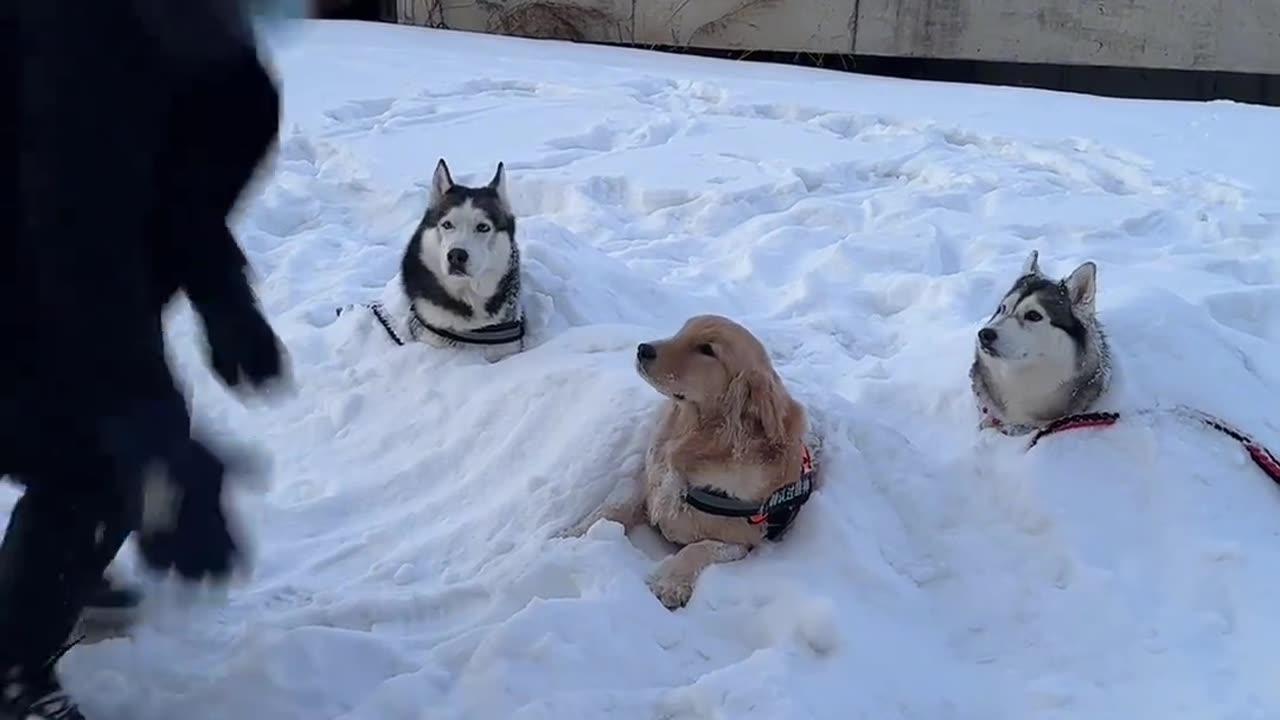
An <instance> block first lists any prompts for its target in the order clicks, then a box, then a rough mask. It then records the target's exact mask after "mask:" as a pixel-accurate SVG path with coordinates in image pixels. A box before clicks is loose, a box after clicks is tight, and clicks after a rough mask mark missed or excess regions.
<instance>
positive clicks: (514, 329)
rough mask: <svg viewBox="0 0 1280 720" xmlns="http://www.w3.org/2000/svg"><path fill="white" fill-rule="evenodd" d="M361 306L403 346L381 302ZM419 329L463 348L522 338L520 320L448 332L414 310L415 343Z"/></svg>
mask: <svg viewBox="0 0 1280 720" xmlns="http://www.w3.org/2000/svg"><path fill="white" fill-rule="evenodd" d="M363 306H364V307H366V308H368V309H369V311H370V312H372V313H373V316H374V317H375V318H377V320H378V324H380V325H382V329H383V330H385V331H386V332H387V337H389V338H391V342H394V343H395V344H396V345H400V346H404V345H405V344H406V343H405V340H404V338H402V337H400V334H399V333H397V332H396V330H395V325H394V324H393V323H392V322H391V318H390V317H389V316H388V315H387V309H386V308H385V307H383V306H382V303H363ZM352 307H355V306H354V305H348V306H347V307H340V308H337V310H335V311H334V312H335V313H336V314H337V315H338V316H339V317H341V316H342V313H343V311H345V310H347V309H349V308H352ZM422 330H425V331H427V332H430V333H432V334H434V335H438V336H440V337H442V338H444V339H446V340H449V341H452V342H455V343H460V344H463V345H504V344H506V343H510V342H516V341H517V340H520V339H521V338H523V337H524V335H525V328H524V319H523V318H522V319H519V320H511V321H508V322H501V323H495V324H493V325H486V326H484V327H482V328H477V329H475V330H449V329H446V328H442V327H436V326H434V325H430V324H428V323H426V322H424V321H423V319H422V318H421V317H420V316H419V315H418V313H417V311H414V312H413V314H412V315H411V316H410V318H409V334H410V336H411V337H412V338H414V339H415V340H416V339H417V338H418V337H419V335H420V333H421V331H422Z"/></svg>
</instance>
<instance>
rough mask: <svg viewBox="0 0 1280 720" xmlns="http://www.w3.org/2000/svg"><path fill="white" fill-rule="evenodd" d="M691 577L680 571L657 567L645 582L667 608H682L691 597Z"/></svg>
mask: <svg viewBox="0 0 1280 720" xmlns="http://www.w3.org/2000/svg"><path fill="white" fill-rule="evenodd" d="M693 581H694V580H693V578H691V577H689V576H688V575H686V574H684V573H680V572H671V571H669V570H668V569H666V568H665V567H659V568H658V569H657V570H656V571H655V572H654V573H653V574H652V575H650V576H649V579H648V581H647V584H648V586H649V589H650V590H651V591H653V594H654V596H655V597H657V598H658V601H659V602H661V603H662V604H663V605H665V606H666V608H667V609H668V610H675V609H677V608H682V607H684V606H685V605H687V604H688V603H689V598H691V597H693Z"/></svg>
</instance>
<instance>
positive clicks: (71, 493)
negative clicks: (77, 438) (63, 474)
mask: <svg viewBox="0 0 1280 720" xmlns="http://www.w3.org/2000/svg"><path fill="white" fill-rule="evenodd" d="M33 480H35V479H34V478H33ZM81 482H92V483H93V485H91V486H90V487H89V488H88V489H85V488H84V487H83V486H80V487H67V486H60V485H53V484H41V483H39V482H32V483H31V484H30V485H29V486H28V489H27V492H26V494H24V495H23V496H22V498H21V499H19V500H18V503H17V505H15V506H14V509H13V515H12V516H11V517H10V519H9V527H8V530H7V531H6V532H5V536H4V542H3V544H0V669H4V670H8V669H9V668H12V667H14V666H21V667H22V668H23V669H24V670H25V671H28V672H30V671H33V670H34V669H35V668H36V667H39V666H40V665H42V664H44V663H45V662H47V661H48V660H49V659H50V658H51V657H52V656H54V655H55V654H56V653H57V652H58V650H59V649H60V648H61V647H62V646H63V645H64V644H65V643H66V642H67V640H68V639H69V638H68V636H69V635H70V633H71V631H72V629H73V628H74V627H75V624H76V621H77V619H78V618H79V615H80V611H81V610H82V609H83V607H84V601H85V597H86V595H87V594H88V592H89V591H90V590H91V589H92V587H93V585H94V584H95V583H96V582H98V580H99V579H100V578H101V577H102V573H103V571H105V570H106V568H107V565H109V564H110V563H111V560H112V559H113V558H114V557H115V555H116V553H117V552H119V550H120V546H121V545H122V544H123V543H124V541H125V538H127V537H128V536H129V533H130V531H131V530H132V524H133V523H132V522H131V516H132V513H131V505H130V503H129V502H128V499H127V498H124V497H121V495H120V493H118V492H117V488H116V487H115V486H114V485H113V483H112V480H111V477H110V475H109V474H107V473H103V474H102V475H99V476H98V477H95V478H85V479H83V480H81Z"/></svg>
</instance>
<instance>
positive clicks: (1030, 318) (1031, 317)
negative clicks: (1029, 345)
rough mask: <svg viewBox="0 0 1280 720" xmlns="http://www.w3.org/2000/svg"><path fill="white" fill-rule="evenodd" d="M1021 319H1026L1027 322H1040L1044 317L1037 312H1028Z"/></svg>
mask: <svg viewBox="0 0 1280 720" xmlns="http://www.w3.org/2000/svg"><path fill="white" fill-rule="evenodd" d="M1022 317H1024V318H1026V319H1027V322H1040V321H1041V320H1043V319H1044V316H1043V315H1041V314H1040V312H1039V311H1038V310H1028V311H1027V314H1026V315H1023V316H1022Z"/></svg>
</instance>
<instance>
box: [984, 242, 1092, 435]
mask: <svg viewBox="0 0 1280 720" xmlns="http://www.w3.org/2000/svg"><path fill="white" fill-rule="evenodd" d="M1096 292H1097V267H1096V266H1095V265H1094V264H1093V263H1092V262H1086V263H1084V264H1082V265H1080V267H1078V268H1076V269H1075V270H1074V271H1072V273H1071V275H1069V276H1068V277H1066V278H1065V279H1062V280H1055V279H1051V278H1049V277H1046V276H1045V275H1044V274H1043V273H1041V272H1040V264H1039V253H1038V252H1036V251H1034V250H1033V251H1031V254H1030V255H1029V256H1027V260H1026V262H1025V263H1024V264H1023V266H1022V274H1021V276H1019V277H1018V279H1017V280H1016V281H1015V282H1014V283H1013V287H1011V288H1010V289H1009V291H1008V292H1007V293H1005V296H1004V298H1003V299H1002V300H1001V301H1000V306H999V307H998V308H996V312H995V314H994V315H992V316H991V319H990V320H988V321H987V323H986V325H984V326H983V327H982V329H981V330H979V331H978V337H977V339H976V346H975V348H974V359H973V365H972V366H971V367H970V369H969V379H970V381H971V382H972V386H973V394H974V396H975V398H976V399H977V402H978V406H979V410H980V411H981V412H982V416H983V417H982V424H981V427H983V428H996V429H999V430H1000V431H1001V432H1004V433H1006V434H1010V435H1020V434H1024V433H1027V432H1030V431H1032V430H1034V429H1036V428H1039V427H1042V426H1044V425H1046V424H1048V423H1050V422H1052V421H1053V420H1056V419H1058V418H1060V417H1063V416H1066V415H1074V414H1076V413H1081V412H1085V411H1087V410H1088V409H1089V407H1090V406H1091V405H1092V404H1093V403H1094V402H1095V401H1096V400H1097V399H1098V397H1099V396H1100V395H1101V394H1102V393H1103V392H1104V391H1105V390H1106V389H1107V385H1108V383H1109V381H1110V379H1111V355H1110V350H1109V349H1108V347H1107V337H1106V334H1105V333H1104V332H1103V329H1102V324H1101V323H1100V322H1099V321H1098V319H1097V317H1095V314H1094V298H1095V295H1096Z"/></svg>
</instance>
